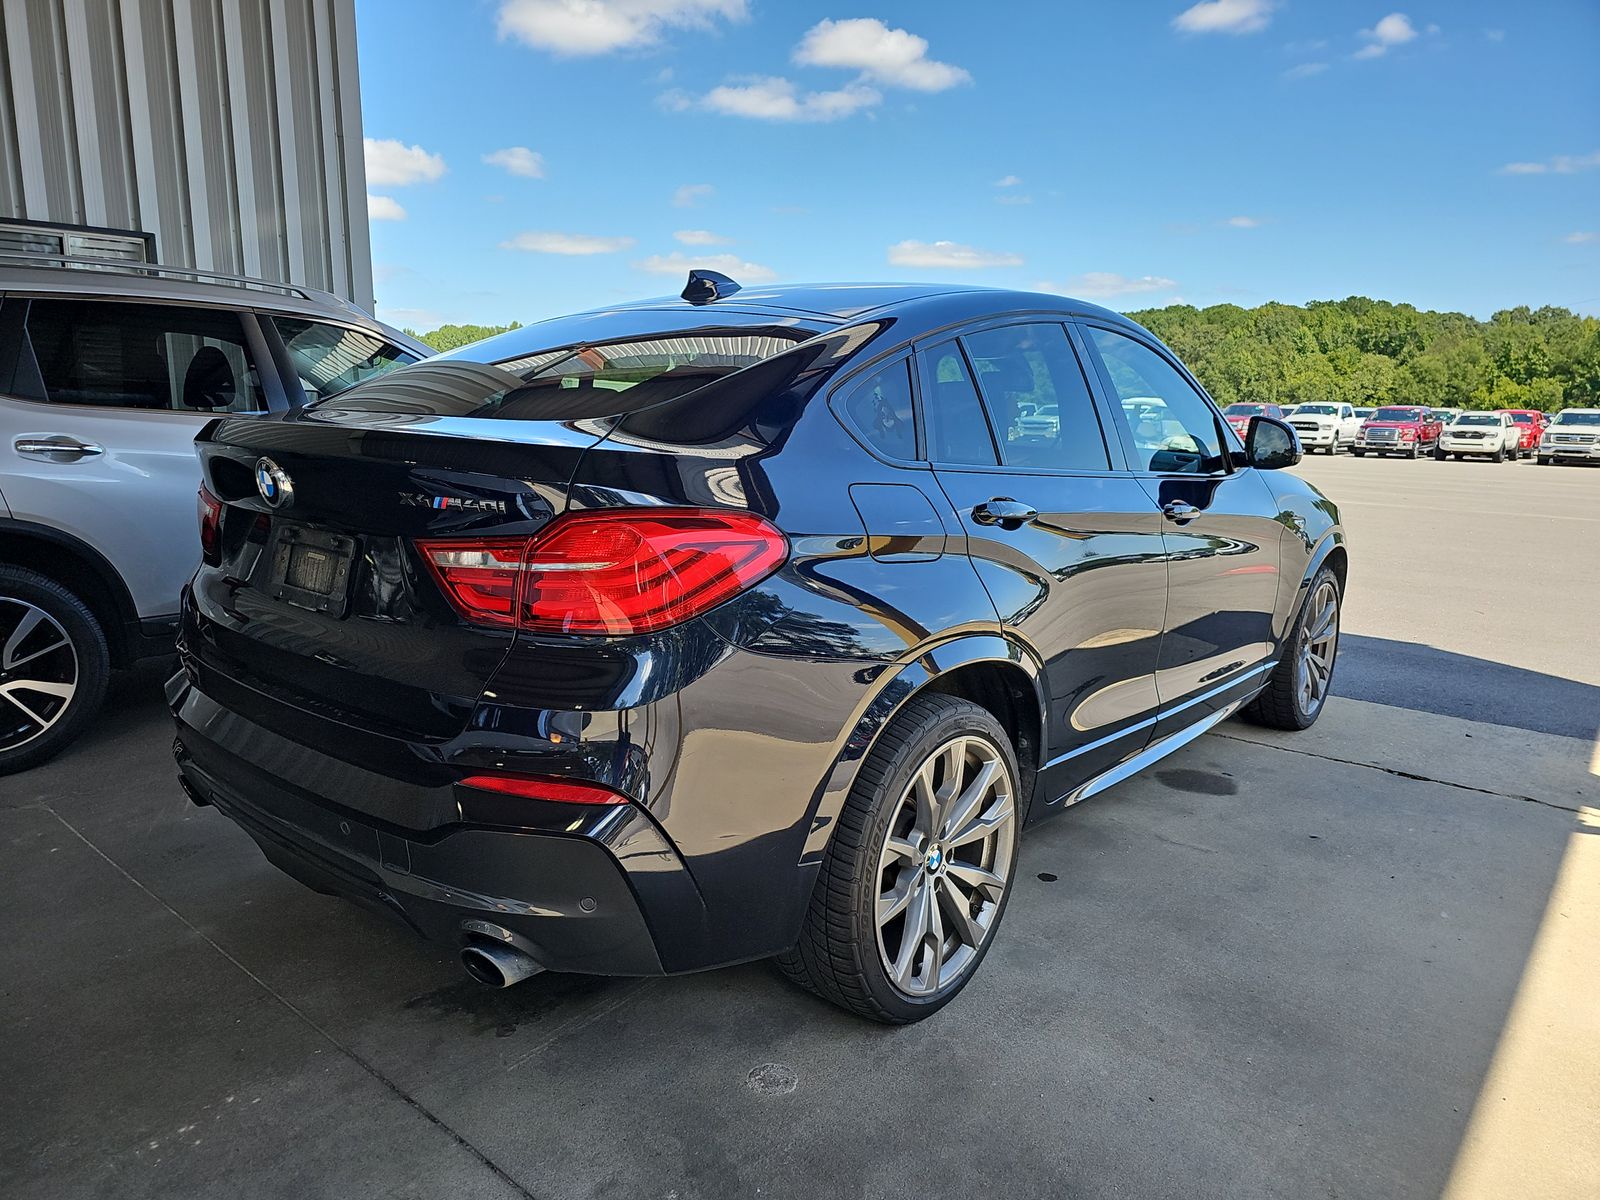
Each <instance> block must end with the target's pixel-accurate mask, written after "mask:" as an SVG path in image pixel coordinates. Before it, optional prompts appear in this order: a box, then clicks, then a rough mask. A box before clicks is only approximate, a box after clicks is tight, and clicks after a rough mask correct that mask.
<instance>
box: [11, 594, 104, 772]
mask: <svg viewBox="0 0 1600 1200" xmlns="http://www.w3.org/2000/svg"><path fill="white" fill-rule="evenodd" d="M110 674H111V655H110V651H109V649H108V648H107V646H106V636H105V631H104V630H102V629H101V628H100V623H99V622H98V621H97V620H95V617H94V614H93V613H92V612H91V611H90V610H89V607H88V606H87V605H86V604H84V603H83V601H82V600H80V599H78V597H77V596H75V595H74V594H73V593H72V592H70V591H68V590H67V589H66V588H64V587H62V586H61V585H60V584H59V583H56V582H55V581H54V580H53V579H50V578H47V577H46V576H44V575H40V574H39V573H38V572H36V571H29V570H25V569H23V568H21V567H6V566H0V775H9V774H12V773H13V772H16V771H24V770H27V769H28V768H29V767H32V766H35V765H37V764H38V763H41V762H43V761H44V760H45V759H47V758H49V757H51V756H52V755H53V754H55V753H57V752H58V751H60V750H61V749H62V748H63V747H65V746H66V745H67V744H68V743H69V742H71V741H73V740H74V739H75V738H76V737H78V735H79V734H81V733H82V732H83V731H84V729H85V727H86V726H87V725H88V723H89V722H90V721H91V720H92V719H93V717H94V714H95V712H96V711H97V710H98V709H99V707H100V702H101V701H102V700H103V699H104V698H105V692H106V684H107V681H108V680H109V678H110Z"/></svg>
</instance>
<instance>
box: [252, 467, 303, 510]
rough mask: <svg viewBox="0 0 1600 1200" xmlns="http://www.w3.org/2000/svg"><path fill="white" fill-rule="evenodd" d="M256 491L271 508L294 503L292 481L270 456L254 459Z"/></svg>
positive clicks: (284, 506)
mask: <svg viewBox="0 0 1600 1200" xmlns="http://www.w3.org/2000/svg"><path fill="white" fill-rule="evenodd" d="M256 491H258V492H260V493H261V498H262V499H263V500H265V501H266V502H267V503H268V504H269V505H271V506H272V507H273V508H287V507H288V506H289V505H290V504H292V503H294V481H293V480H291V479H290V478H289V472H287V471H285V470H284V469H283V468H282V467H280V466H279V465H278V464H277V463H275V462H273V461H272V460H271V459H270V458H258V459H256Z"/></svg>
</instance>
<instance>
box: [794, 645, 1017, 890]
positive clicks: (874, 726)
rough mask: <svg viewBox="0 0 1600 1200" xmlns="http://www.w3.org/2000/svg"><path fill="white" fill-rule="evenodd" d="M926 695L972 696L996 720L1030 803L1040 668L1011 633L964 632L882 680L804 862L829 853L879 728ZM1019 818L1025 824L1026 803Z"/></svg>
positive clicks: (830, 783) (821, 806) (831, 787)
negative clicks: (841, 812)
mask: <svg viewBox="0 0 1600 1200" xmlns="http://www.w3.org/2000/svg"><path fill="white" fill-rule="evenodd" d="M930 692H933V693H938V694H941V695H947V696H956V697H959V698H960V699H964V700H970V701H972V702H973V703H974V704H977V705H978V706H979V707H980V708H983V709H985V710H986V711H987V712H989V713H990V714H991V715H992V716H993V717H994V718H995V719H996V720H997V721H999V722H1000V726H1001V728H1003V729H1005V730H1006V732H1007V733H1008V734H1010V735H1011V743H1012V746H1013V748H1014V749H1015V751H1016V754H1017V766H1018V769H1019V770H1020V772H1021V775H1022V778H1021V779H1020V780H1018V783H1019V791H1020V792H1021V794H1022V796H1023V797H1025V804H1031V800H1032V796H1033V788H1034V783H1035V781H1036V779H1037V775H1038V768H1039V763H1040V752H1041V747H1042V746H1043V744H1044V730H1045V723H1046V721H1047V720H1048V719H1049V709H1048V707H1047V702H1046V698H1045V690H1044V685H1043V678H1042V668H1041V666H1040V664H1039V662H1038V660H1037V659H1036V658H1035V657H1034V656H1033V655H1032V654H1031V653H1029V652H1028V650H1027V649H1026V648H1025V647H1023V646H1022V645H1020V644H1019V643H1017V642H1015V641H1013V640H1011V639H1009V638H1006V637H1004V636H1001V635H999V634H980V635H971V636H963V637H960V638H956V639H952V640H950V641H947V642H942V643H939V644H938V645H936V646H933V647H929V648H926V649H924V650H922V651H920V652H919V653H918V654H917V655H916V657H915V658H912V659H910V660H908V661H906V662H905V663H904V664H903V665H902V666H901V667H900V668H899V669H898V670H894V671H892V672H885V673H884V676H883V678H881V679H880V680H879V682H878V685H877V687H876V688H875V689H874V691H873V693H872V695H871V697H870V698H869V699H868V701H867V703H866V705H865V706H864V707H863V709H862V710H861V712H860V715H859V716H858V718H857V720H856V722H855V725H854V727H853V728H852V729H851V732H850V734H849V735H848V736H847V737H846V739H845V743H844V747H843V749H842V750H841V752H840V753H839V755H838V756H837V757H836V758H835V759H834V763H833V768H832V770H831V771H830V772H829V775H828V778H827V780H826V781H825V783H824V784H823V787H822V788H821V791H820V793H819V796H818V803H817V806H816V808H815V810H814V811H813V813H812V819H811V825H810V833H809V835H808V836H807V838H806V842H805V847H804V850H803V853H802V860H801V861H802V862H815V861H820V859H821V857H822V855H823V854H824V853H825V852H826V851H827V848H828V843H829V842H830V841H831V840H832V836H833V828H834V825H835V823H836V821H837V819H838V816H839V810H840V809H841V808H843V807H844V802H845V798H846V797H847V796H848V795H849V794H850V788H851V787H852V786H853V785H854V783H855V778H856V773H857V772H858V770H859V769H860V767H861V764H862V762H863V761H865V759H866V757H867V755H868V754H870V753H871V752H872V749H873V747H874V746H876V745H877V742H878V739H879V737H880V736H882V734H883V732H884V730H886V729H887V728H888V727H889V726H890V725H891V724H892V723H893V721H894V720H895V718H896V717H897V716H899V715H900V713H901V712H902V711H903V710H904V709H905V707H906V705H908V704H909V703H910V702H911V701H912V700H914V699H915V698H916V697H918V696H921V695H924V694H927V693H930ZM1019 816H1020V818H1021V819H1022V822H1025V821H1026V818H1027V811H1026V808H1025V809H1024V811H1023V812H1022V813H1020V814H1019Z"/></svg>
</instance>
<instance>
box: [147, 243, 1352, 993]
mask: <svg viewBox="0 0 1600 1200" xmlns="http://www.w3.org/2000/svg"><path fill="white" fill-rule="evenodd" d="M736 289H737V285H736V284H734V283H733V282H732V281H731V280H728V279H726V278H725V277H722V276H717V275H713V274H711V273H709V272H694V273H691V277H690V281H689V285H688V287H686V288H685V290H684V293H683V298H681V299H677V298H673V299H657V300H649V301H644V302H641V303H638V304H633V305H624V306H620V307H615V308H610V309H606V310H602V311H597V312H592V313H587V314H581V315H579V316H576V317H570V318H559V319H556V320H551V321H546V322H543V323H540V324H535V325H531V326H528V327H526V328H523V329H520V330H517V331H515V332H513V333H508V334H505V335H503V336H501V337H498V338H494V339H491V340H488V341H485V342H482V343H479V344H478V345H476V346H472V347H468V348H466V349H464V350H460V351H455V352H452V353H451V354H448V355H444V356H441V357H439V358H435V359H431V360H429V361H427V362H424V363H418V364H416V365H414V366H410V367H406V368H402V369H401V370H399V371H396V372H394V373H393V374H391V375H389V376H385V377H383V378H380V379H377V380H374V381H371V382H369V383H366V384H364V385H361V386H359V387H356V388H352V389H351V390H349V391H348V392H345V393H343V394H341V395H339V396H336V397H333V398H332V399H329V400H324V401H323V402H321V403H319V404H315V405H312V406H310V407H309V408H307V409H304V410H301V411H298V412H293V413H289V414H285V415H282V416H273V417H270V418H268V419H266V420H245V419H242V418H233V417H229V418H226V419H224V420H222V421H220V422H219V423H218V424H217V425H215V426H213V427H212V428H211V429H209V430H208V431H207V432H206V434H205V435H204V436H203V437H202V438H201V439H200V441H199V443H198V445H199V450H200V454H201V458H202V461H203V466H204V472H205V481H206V482H205V489H206V490H205V492H204V493H203V496H202V513H201V518H202V542H203V545H204V546H205V559H204V562H203V564H202V565H201V567H200V569H199V571H198V572H197V573H196V575H195V576H194V579H193V581H192V583H191V584H190V586H189V588H188V589H187V590H186V592H185V596H184V608H183V612H184V615H183V633H182V654H181V663H182V670H181V672H180V674H178V675H177V676H176V677H175V678H174V679H173V680H172V682H171V684H170V685H169V698H170V700H171V703H172V708H173V711H174V714H175V716H176V720H177V734H178V740H177V745H176V748H175V749H176V754H177V759H178V763H179V768H180V771H181V774H182V779H183V781H184V785H185V787H187V788H188V789H190V790H191V793H192V795H193V796H194V797H196V798H197V799H198V800H199V801H200V802H202V803H211V804H214V805H215V806H216V807H217V809H219V810H220V811H221V812H222V813H223V814H224V815H226V816H228V817H230V818H232V819H233V820H235V821H237V822H238V823H239V824H240V825H241V826H242V827H243V828H244V829H245V830H246V831H248V832H249V833H250V834H251V835H252V836H253V837H254V838H255V839H256V840H257V841H258V842H259V843H260V845H261V848H262V850H263V851H264V852H265V854H266V855H267V856H268V857H269V858H270V859H271V860H272V861H273V862H275V863H277V864H278V865H279V866H280V867H282V868H283V869H285V870H286V871H288V872H289V873H291V874H293V875H295V876H296V877H298V878H300V879H302V880H304V881H305V882H307V883H308V884H310V885H311V886H312V887H314V888H318V889H321V890H325V891H331V892H339V893H343V894H346V895H351V896H355V897H357V898H359V899H361V900H363V901H364V902H366V903H367V904H369V905H371V906H373V907H375V908H378V909H381V910H383V911H386V912H389V913H391V914H392V915H395V916H396V917H399V918H400V919H402V920H403V921H405V922H406V923H407V924H408V925H410V926H411V927H412V928H413V929H415V930H418V931H420V932H422V933H423V934H425V935H427V936H428V937H431V938H434V939H437V940H439V941H442V942H445V943H448V944H451V945H453V946H455V947H456V948H457V950H458V951H459V952H460V954H461V957H462V961H463V964H464V965H465V967H466V968H467V970H468V971H469V972H470V973H471V974H472V975H473V976H474V977H475V978H478V979H480V980H482V981H485V982H489V983H494V984H505V983H510V982H515V981H516V980H518V979H521V978H524V977H526V976H527V975H529V974H531V973H533V972H535V971H537V970H540V969H541V968H548V969H557V970H563V971H580V972H596V973H602V974H655V973H661V972H680V971H692V970H697V969H700V968H705V967H711V966H715V965H718V964H722V963H731V962H738V961H741V960H747V959H751V958H754V957H759V956H764V955H776V956H778V959H779V962H780V964H781V965H782V967H783V969H784V971H786V972H787V973H788V974H789V975H790V976H791V977H792V978H794V979H795V980H797V981H799V982H800V983H802V984H804V985H805V986H807V987H809V988H812V989H813V990H815V991H816V992H817V993H818V994H820V995H822V996H824V997H826V998H827V999H829V1000H831V1001H832V1002H834V1003H836V1004H839V1005H842V1006H843V1007H845V1008H847V1009H850V1010H851V1011H853V1012H856V1013H859V1014H861V1015H863V1016H866V1017H870V1018H873V1019H877V1020H882V1021H889V1022H903V1021H913V1020H917V1019H920V1018H921V1017H924V1016H926V1015H928V1014H929V1013H931V1012H933V1011H935V1010H936V1009H938V1008H939V1007H940V1006H941V1005H943V1004H944V1003H945V1002H947V1001H948V1000H949V999H950V998H951V997H952V996H954V995H955V994H956V993H957V992H958V991H959V990H960V989H961V988H962V987H963V986H964V985H965V983H966V982H967V980H968V979H970V978H971V976H972V974H973V972H974V971H975V970H976V969H977V968H978V964H979V963H980V961H981V960H982V958H983V956H984V954H985V952H986V951H987V950H988V948H989V946H990V945H991V944H992V941H993V937H994V934H995V930H996V928H997V926H998V925H999V923H1000V920H1001V917H1002V915H1003V913H1004V911H1005V906H1006V904H1007V902H1008V900H1009V899H1010V897H1011V893H1012V891H1013V890H1014V881H1015V880H1016V877H1017V843H1018V837H1019V835H1020V834H1021V832H1022V831H1023V830H1024V828H1025V827H1027V826H1028V825H1030V824H1032V823H1034V822H1036V821H1038V820H1040V819H1043V818H1045V817H1047V816H1049V815H1050V814H1053V813H1056V812H1059V811H1061V810H1062V809H1064V808H1066V807H1068V806H1070V805H1072V804H1074V803H1076V802H1077V801H1079V800H1081V799H1083V798H1084V797H1086V796H1089V795H1092V794H1095V793H1097V792H1099V791H1102V790H1104V789H1105V788H1107V787H1109V786H1111V785H1112V784H1113V783H1115V782H1116V781H1118V780H1120V779H1123V778H1126V777H1127V776H1129V775H1131V774H1132V773H1134V772H1135V771H1138V770H1140V769H1142V768H1143V767H1145V766H1146V765H1148V764H1149V763H1151V762H1154V761H1155V760H1157V759H1159V758H1160V757H1162V756H1163V755H1165V754H1167V753H1169V752H1171V751H1172V750H1174V749H1176V748H1177V747H1178V746H1180V745H1183V744H1184V743H1186V742H1188V741H1189V740H1191V739H1192V738H1194V737H1196V736H1197V735H1198V734H1199V733H1201V732H1202V731H1204V730H1206V729H1209V728H1210V727H1212V726H1213V725H1215V724H1216V723H1217V722H1219V721H1221V720H1222V719H1224V718H1225V717H1226V716H1228V715H1229V714H1230V713H1232V712H1234V711H1236V710H1239V709H1240V708H1241V707H1243V708H1245V710H1246V711H1247V712H1249V713H1250V714H1251V715H1253V716H1254V717H1255V718H1256V719H1258V720H1260V721H1263V722H1266V723H1267V724H1271V725H1276V726H1278V727H1282V728H1291V729H1297V728H1304V727H1306V726H1307V725H1309V724H1310V723H1311V722H1312V721H1314V720H1315V719H1316V717H1317V715H1318V713H1319V712H1320V710H1321V708H1322V706H1323V703H1324V700H1325V698H1326V696H1327V694H1328V685H1329V679H1330V674H1331V672H1332V670H1333V667H1334V658H1335V652H1336V649H1337V642H1338V628H1339V611H1340V602H1341V590H1342V587H1343V582H1344V578H1345V569H1346V557H1345V554H1346V552H1345V546H1344V535H1343V530H1342V527H1341V525H1340V523H1339V519H1338V512H1337V509H1336V508H1335V506H1334V505H1333V504H1332V502H1331V501H1329V500H1327V499H1326V498H1325V497H1323V496H1322V495H1321V494H1320V493H1319V492H1317V490H1316V489H1315V488H1313V487H1312V486H1311V485H1309V484H1307V483H1306V482H1304V481H1303V480H1300V479H1298V478H1295V477H1294V476H1293V475H1290V474H1288V473H1287V472H1283V471H1278V470H1274V468H1278V467H1284V466H1289V465H1291V464H1292V463H1293V462H1295V461H1297V460H1298V458H1299V451H1298V444H1297V442H1296V441H1295V437H1294V434H1293V431H1292V430H1290V429H1289V428H1288V427H1287V426H1285V425H1282V424H1281V423H1279V422H1276V421H1274V420H1272V419H1270V418H1268V417H1256V418H1255V419H1254V420H1253V421H1252V422H1251V424H1250V427H1249V429H1248V432H1247V435H1246V438H1245V439H1244V440H1243V441H1241V440H1239V439H1238V438H1236V437H1235V435H1234V433H1233V431H1232V429H1231V428H1230V427H1229V425H1228V424H1227V422H1225V421H1224V420H1223V418H1222V415H1221V413H1220V412H1219V411H1218V410H1217V408H1216V407H1215V406H1214V405H1213V404H1212V403H1211V401H1210V400H1209V399H1208V397H1207V396H1206V395H1205V393H1204V391H1203V390H1202V389H1201V388H1200V386H1199V385H1198V384H1197V383H1196V382H1195V380H1194V378H1193V377H1192V376H1191V375H1190V374H1189V373H1188V372H1187V371H1186V370H1185V369H1184V368H1183V367H1182V365H1181V364H1180V363H1179V362H1178V361H1177V359H1176V358H1174V357H1173V356H1172V354H1171V353H1170V352H1169V351H1168V350H1166V349H1165V348H1164V347H1163V346H1162V345H1161V343H1160V342H1158V341H1157V340H1156V339H1155V338H1153V337H1152V336H1151V335H1150V334H1149V333H1147V332H1146V331H1145V330H1144V329H1142V328H1140V327H1139V326H1137V325H1135V324H1134V323H1132V322H1131V321H1129V320H1127V319H1126V318H1124V317H1122V316H1120V315H1118V314H1115V313H1112V312H1108V311H1106V310H1105V309H1102V308H1098V307H1096V306H1094V305H1090V304H1082V303H1078V302H1075V301H1071V300H1066V299H1062V298H1060V297H1054V296H1044V295H1036V294H1025V293H1012V292H1005V291H996V290H987V289H958V288H947V287H942V286H940V287H935V286H928V285H917V286H910V285H879V286H834V287H819V288H804V287H763V288H762V289H760V292H759V294H758V295H755V296H749V295H744V296H736V297H734V298H733V299H731V300H730V299H729V298H730V297H731V296H734V293H735V291H736ZM1021 403H1036V404H1050V405H1054V406H1055V408H1056V410H1057V413H1056V416H1057V436H1056V437H1055V438H1053V439H1049V440H1039V439H1035V438H1031V437H1029V438H1017V437H1012V436H1010V435H1009V433H1008V431H1010V430H1012V429H1013V428H1014V421H1013V419H1012V412H1013V407H1014V406H1015V405H1018V404H1021ZM1135 414H1137V415H1138V417H1139V419H1138V420H1137V421H1135V420H1134V419H1133V416H1134V415H1135ZM1158 679H1159V681H1160V683H1159V687H1158V684H1157V681H1158ZM1224 752H1225V745H1224V747H1223V748H1220V749H1219V750H1218V751H1217V753H1224Z"/></svg>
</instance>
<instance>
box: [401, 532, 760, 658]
mask: <svg viewBox="0 0 1600 1200" xmlns="http://www.w3.org/2000/svg"><path fill="white" fill-rule="evenodd" d="M417 548H418V549H419V550H420V551H421V552H422V556H423V558H424V560H425V561H426V562H427V564H428V567H429V569H430V570H431V571H432V572H433V575H434V578H435V579H437V580H438V581H439V583H440V585H441V586H442V587H443V588H444V592H445V595H447V596H448V597H449V598H450V601H451V603H452V604H454V605H455V607H456V609H457V611H459V612H460V613H461V615H462V616H464V617H466V618H467V619H468V620H469V621H473V622H475V623H478V624H483V625H500V626H515V627H516V628H519V629H526V630H530V631H533V632H539V633H581V634H604V635H608V636H621V635H625V634H635V633H650V632H652V631H654V630H657V629H664V628H666V627H667V626H669V625H676V624H679V623H681V622H683V621H687V620H689V619H690V618H691V617H695V616H698V615H699V614H701V613H703V612H706V611H708V610H709V609H712V608H714V607H716V606H717V605H718V604H721V603H722V602H723V601H725V600H728V599H730V598H732V597H733V596H735V595H737V594H738V593H739V592H741V591H743V590H744V589H745V588H748V587H750V586H751V585H753V584H755V583H757V582H759V581H760V580H762V579H764V578H766V576H768V575H770V574H771V573H772V572H773V571H775V570H777V569H778V567H779V566H781V565H782V563H783V560H784V558H785V557H786V556H787V554H788V552H789V547H788V543H787V542H786V541H785V540H784V537H783V534H781V533H779V532H778V530H777V529H775V528H773V526H772V525H771V524H769V523H768V522H767V521H765V520H763V519H762V518H761V517H758V516H756V515H754V514H753V513H741V512H724V511H720V510H717V509H697V508H658V509H637V508H632V509H607V510H600V511H596V512H586V513H582V514H577V513H569V514H567V515H566V516H562V517H558V518H557V519H556V520H554V521H552V522H551V523H550V524H549V525H547V526H546V527H545V528H544V529H543V530H541V531H540V532H539V533H538V534H537V535H536V536H534V537H533V538H532V539H527V538H504V537H488V538H474V539H449V540H432V539H427V540H422V541H419V542H418V543H417Z"/></svg>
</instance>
